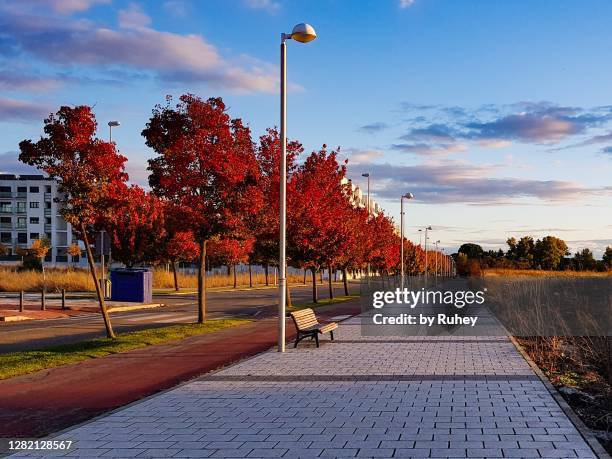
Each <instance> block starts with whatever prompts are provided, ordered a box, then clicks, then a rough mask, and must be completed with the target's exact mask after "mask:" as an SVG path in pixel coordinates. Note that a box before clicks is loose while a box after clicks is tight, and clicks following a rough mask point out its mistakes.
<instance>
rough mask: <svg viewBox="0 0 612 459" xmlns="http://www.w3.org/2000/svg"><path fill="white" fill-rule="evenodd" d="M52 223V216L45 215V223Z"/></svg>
mask: <svg viewBox="0 0 612 459" xmlns="http://www.w3.org/2000/svg"><path fill="white" fill-rule="evenodd" d="M50 224H51V217H45V225H50Z"/></svg>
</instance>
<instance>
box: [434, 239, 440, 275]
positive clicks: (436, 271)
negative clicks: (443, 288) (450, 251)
mask: <svg viewBox="0 0 612 459" xmlns="http://www.w3.org/2000/svg"><path fill="white" fill-rule="evenodd" d="M439 243H440V240H439V239H438V240H437V241H436V269H435V270H434V276H435V278H436V282H437V280H438V244H439Z"/></svg>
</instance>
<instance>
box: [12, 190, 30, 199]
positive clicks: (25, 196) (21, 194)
mask: <svg viewBox="0 0 612 459" xmlns="http://www.w3.org/2000/svg"><path fill="white" fill-rule="evenodd" d="M15 198H17V199H28V193H26V192H25V191H18V192H17V193H15Z"/></svg>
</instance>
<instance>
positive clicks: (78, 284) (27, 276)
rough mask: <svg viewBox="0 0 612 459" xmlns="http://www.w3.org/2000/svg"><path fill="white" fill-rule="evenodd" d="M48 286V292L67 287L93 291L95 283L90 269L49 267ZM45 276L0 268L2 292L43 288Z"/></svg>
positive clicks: (47, 274)
mask: <svg viewBox="0 0 612 459" xmlns="http://www.w3.org/2000/svg"><path fill="white" fill-rule="evenodd" d="M45 271H46V276H45V277H46V288H47V291H48V292H54V291H56V292H59V291H61V289H66V290H67V291H72V292H84V291H93V289H94V284H93V280H92V279H91V275H90V274H89V271H85V270H81V269H76V270H73V269H56V268H47V269H46V270H45ZM42 287H43V276H42V273H41V272H38V271H21V272H19V271H16V270H15V269H12V268H0V291H1V292H18V291H20V290H24V291H26V292H35V291H40V290H42Z"/></svg>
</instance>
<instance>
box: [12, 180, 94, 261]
mask: <svg viewBox="0 0 612 459" xmlns="http://www.w3.org/2000/svg"><path fill="white" fill-rule="evenodd" d="M57 193H58V192H57V182H55V181H54V180H53V179H49V178H45V177H44V176H42V175H12V174H0V244H2V245H3V246H4V247H6V248H8V249H9V252H10V253H9V255H5V256H0V262H4V263H7V262H9V263H10V262H13V263H14V262H18V261H20V260H21V257H19V256H18V255H16V250H17V249H18V248H28V247H30V246H31V245H32V242H33V241H34V240H36V239H39V238H41V237H46V238H47V239H49V241H50V242H51V250H50V251H49V254H48V255H47V257H46V259H45V262H46V263H50V264H53V265H56V264H57V265H62V264H68V263H73V262H75V263H78V264H79V265H83V266H84V265H86V260H85V258H84V257H78V258H79V260H78V261H77V260H76V259H75V260H72V257H70V256H69V255H68V254H67V249H68V247H69V246H70V245H71V244H72V243H73V236H72V227H71V226H70V224H69V223H67V222H66V221H64V219H63V218H62V217H61V216H60V214H59V211H58V204H57V203H56V202H55V198H56V197H57Z"/></svg>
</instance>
